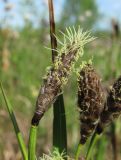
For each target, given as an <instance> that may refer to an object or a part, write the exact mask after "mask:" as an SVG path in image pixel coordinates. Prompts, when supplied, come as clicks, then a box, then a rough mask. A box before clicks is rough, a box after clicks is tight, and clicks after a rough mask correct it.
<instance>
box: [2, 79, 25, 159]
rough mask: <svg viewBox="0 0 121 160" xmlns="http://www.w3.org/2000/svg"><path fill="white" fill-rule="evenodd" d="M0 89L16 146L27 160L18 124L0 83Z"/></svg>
mask: <svg viewBox="0 0 121 160" xmlns="http://www.w3.org/2000/svg"><path fill="white" fill-rule="evenodd" d="M0 88H1V91H2V95H3V97H4V100H5V103H6V106H7V110H8V113H9V116H10V118H11V121H12V124H13V126H14V131H15V134H16V137H17V140H18V144H19V147H20V150H21V153H22V155H23V159H24V160H28V156H27V149H26V145H25V143H24V140H23V137H22V134H21V132H20V129H19V127H18V124H17V121H16V117H15V115H14V112H13V109H12V106H11V104H10V102H9V100H8V98H7V96H6V94H5V91H4V89H3V86H2V83H1V82H0Z"/></svg>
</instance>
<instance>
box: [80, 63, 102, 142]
mask: <svg viewBox="0 0 121 160" xmlns="http://www.w3.org/2000/svg"><path fill="white" fill-rule="evenodd" d="M102 103H103V91H102V86H101V80H100V78H99V76H98V75H97V73H96V72H95V70H94V69H93V67H92V65H91V64H86V65H85V66H84V67H83V69H82V70H81V71H80V76H79V78H78V108H79V112H80V122H81V131H80V132H81V133H80V134H81V140H80V143H81V144H84V143H86V140H87V138H88V137H89V136H90V135H91V134H92V133H93V131H94V129H95V127H96V126H97V124H98V120H99V116H100V113H101V111H102V106H103V105H102Z"/></svg>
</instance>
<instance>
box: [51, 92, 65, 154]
mask: <svg viewBox="0 0 121 160" xmlns="http://www.w3.org/2000/svg"><path fill="white" fill-rule="evenodd" d="M66 135H67V133H66V116H65V108H64V101H63V95H60V96H59V97H58V99H57V100H56V102H55V103H54V120H53V145H54V147H56V148H58V149H59V151H60V153H62V152H63V151H64V152H65V153H67V136H66Z"/></svg>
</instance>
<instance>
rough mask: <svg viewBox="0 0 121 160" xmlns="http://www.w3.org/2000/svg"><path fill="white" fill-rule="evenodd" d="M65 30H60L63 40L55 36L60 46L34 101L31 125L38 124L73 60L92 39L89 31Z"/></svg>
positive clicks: (65, 81) (75, 59) (52, 100)
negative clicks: (34, 109) (34, 107)
mask: <svg viewBox="0 0 121 160" xmlns="http://www.w3.org/2000/svg"><path fill="white" fill-rule="evenodd" d="M66 32H67V33H66V34H64V33H62V32H61V33H62V34H63V37H64V41H63V42H61V41H60V40H59V39H58V38H57V37H56V39H57V41H58V43H60V44H61V48H60V49H58V50H57V52H58V56H56V58H55V61H54V64H53V66H51V68H50V69H49V70H48V72H47V75H46V78H45V79H44V83H43V85H42V86H41V89H40V92H39V95H38V98H37V102H36V111H35V114H34V117H33V119H32V124H33V125H38V123H39V120H40V119H41V118H42V116H43V114H44V113H45V111H46V110H48V108H49V105H50V104H51V103H53V102H54V101H55V100H56V98H57V96H58V95H59V94H60V89H61V88H62V86H63V85H65V84H66V83H67V81H68V77H69V75H70V73H71V70H72V68H73V66H74V64H75V62H76V61H77V60H78V58H79V56H82V55H83V48H84V45H85V44H86V43H88V42H90V41H92V40H93V39H94V38H92V37H91V36H90V32H84V33H83V32H82V30H80V28H78V31H77V32H76V30H75V28H73V29H71V28H70V27H69V28H68V29H66Z"/></svg>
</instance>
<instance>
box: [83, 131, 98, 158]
mask: <svg viewBox="0 0 121 160" xmlns="http://www.w3.org/2000/svg"><path fill="white" fill-rule="evenodd" d="M99 137H100V136H99V135H98V134H97V133H94V134H93V136H92V138H91V141H90V144H89V148H88V151H87V154H86V160H89V159H90V158H91V153H92V150H93V148H94V145H95V144H96V142H97V141H98V139H99Z"/></svg>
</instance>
